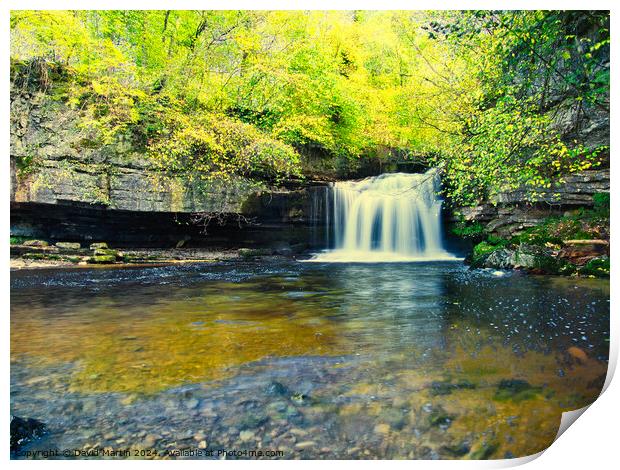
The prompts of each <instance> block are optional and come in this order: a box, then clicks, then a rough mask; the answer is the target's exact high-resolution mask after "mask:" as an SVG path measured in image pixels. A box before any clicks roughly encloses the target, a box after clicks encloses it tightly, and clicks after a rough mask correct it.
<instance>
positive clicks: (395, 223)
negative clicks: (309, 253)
mask: <svg viewBox="0 0 620 470" xmlns="http://www.w3.org/2000/svg"><path fill="white" fill-rule="evenodd" d="M438 185H439V176H438V173H437V170H434V169H433V170H429V171H428V172H426V173H423V174H408V173H389V174H383V175H380V176H376V177H372V178H366V179H364V180H361V181H342V182H338V183H336V184H335V185H334V186H332V191H333V194H332V196H333V197H332V198H331V199H332V200H333V209H332V211H331V212H332V213H331V225H332V226H333V231H332V232H333V237H334V240H335V241H334V249H333V250H329V251H326V252H324V253H321V254H319V255H317V256H315V257H314V258H313V259H312V260H311V261H320V262H329V261H332V262H394V261H422V260H448V259H451V260H452V259H456V258H455V257H454V256H453V255H451V254H450V253H448V252H447V251H446V250H444V248H443V244H442V233H441V203H442V201H441V199H439V198H438V197H437V190H438ZM326 215H329V211H328V212H327V213H326ZM327 223H328V224H330V223H329V221H328V222H327Z"/></svg>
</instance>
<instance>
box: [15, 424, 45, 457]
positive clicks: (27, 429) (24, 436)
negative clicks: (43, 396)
mask: <svg viewBox="0 0 620 470" xmlns="http://www.w3.org/2000/svg"><path fill="white" fill-rule="evenodd" d="M46 432H47V430H46V426H45V424H44V423H42V422H41V421H39V420H37V419H33V418H20V417H18V416H12V415H11V451H12V452H15V451H17V450H19V449H20V448H21V447H22V446H23V445H24V444H27V443H28V442H30V441H32V440H34V439H37V438H39V437H41V436H42V435H43V434H45V433H46Z"/></svg>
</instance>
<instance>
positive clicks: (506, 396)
mask: <svg viewBox="0 0 620 470" xmlns="http://www.w3.org/2000/svg"><path fill="white" fill-rule="evenodd" d="M540 391H541V389H540V387H534V386H532V385H531V384H530V383H529V382H527V381H525V380H522V379H503V380H501V381H500V383H499V385H498V386H497V392H496V393H495V396H494V399H495V400H498V401H506V400H512V401H515V402H519V401H523V400H530V399H532V398H534V397H535V396H536V395H538V393H540Z"/></svg>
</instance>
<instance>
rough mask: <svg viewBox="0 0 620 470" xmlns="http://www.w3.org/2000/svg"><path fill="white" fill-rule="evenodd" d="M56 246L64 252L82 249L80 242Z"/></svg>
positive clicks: (57, 244)
mask: <svg viewBox="0 0 620 470" xmlns="http://www.w3.org/2000/svg"><path fill="white" fill-rule="evenodd" d="M56 246H57V247H58V248H60V249H62V250H79V249H81V248H82V245H80V244H79V243H78V242H58V243H56Z"/></svg>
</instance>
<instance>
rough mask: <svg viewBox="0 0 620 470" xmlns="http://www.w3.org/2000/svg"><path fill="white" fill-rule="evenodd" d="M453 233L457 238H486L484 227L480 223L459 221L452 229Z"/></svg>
mask: <svg viewBox="0 0 620 470" xmlns="http://www.w3.org/2000/svg"><path fill="white" fill-rule="evenodd" d="M451 232H452V233H453V234H454V235H456V236H457V237H461V238H469V239H480V238H482V237H483V236H484V234H485V231H484V227H483V226H482V224H481V223H480V222H466V221H459V222H457V223H456V224H455V225H454V226H453V227H452V228H451Z"/></svg>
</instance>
